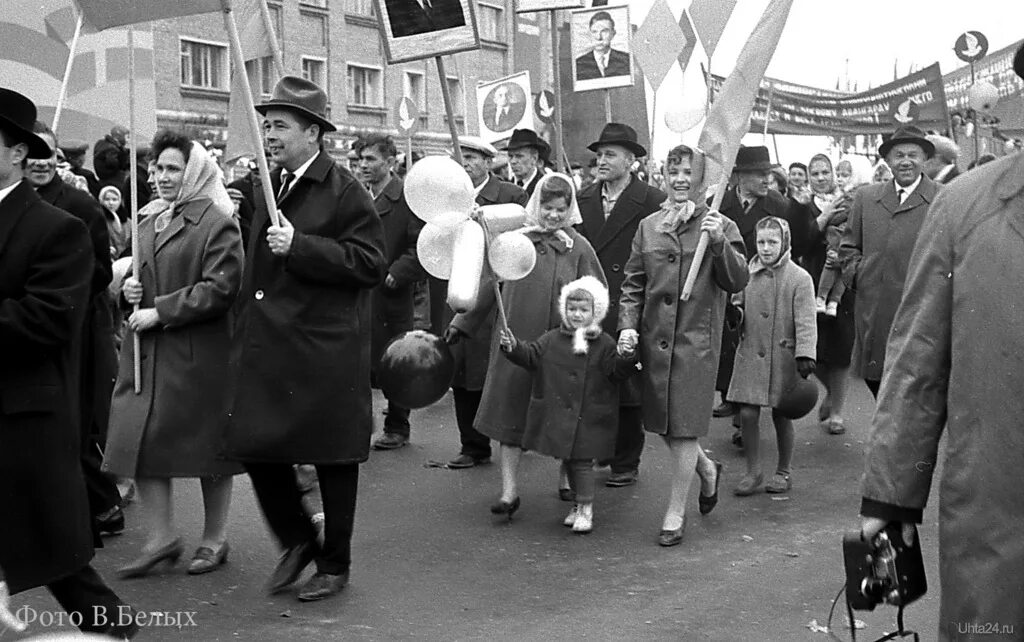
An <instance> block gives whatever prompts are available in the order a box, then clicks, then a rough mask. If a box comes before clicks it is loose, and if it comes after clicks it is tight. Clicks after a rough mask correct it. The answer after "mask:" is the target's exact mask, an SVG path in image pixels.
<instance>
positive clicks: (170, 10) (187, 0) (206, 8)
mask: <svg viewBox="0 0 1024 642" xmlns="http://www.w3.org/2000/svg"><path fill="white" fill-rule="evenodd" d="M75 2H77V3H78V8H79V10H81V12H82V15H84V16H85V21H86V22H88V23H89V24H90V25H92V26H93V27H94V28H96V29H99V30H103V29H109V28H110V27H123V26H125V25H131V24H136V23H139V22H149V21H150V20H164V19H166V18H178V17H181V16H190V15H193V14H197V13H210V12H213V11H220V10H221V8H222V6H221V0H174V1H173V2H168V0H75Z"/></svg>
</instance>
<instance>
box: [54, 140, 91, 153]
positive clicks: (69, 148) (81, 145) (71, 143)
mask: <svg viewBox="0 0 1024 642" xmlns="http://www.w3.org/2000/svg"><path fill="white" fill-rule="evenodd" d="M58 147H60V148H61V150H62V151H63V152H64V154H65V155H67V156H84V155H85V152H86V151H87V150H88V149H89V143H87V142H85V141H84V140H77V139H74V140H67V141H64V142H63V143H61V144H60V145H58Z"/></svg>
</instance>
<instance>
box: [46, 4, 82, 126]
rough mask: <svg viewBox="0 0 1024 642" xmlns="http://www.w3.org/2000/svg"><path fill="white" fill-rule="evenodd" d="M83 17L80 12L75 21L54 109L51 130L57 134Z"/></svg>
mask: <svg viewBox="0 0 1024 642" xmlns="http://www.w3.org/2000/svg"><path fill="white" fill-rule="evenodd" d="M82 21H83V16H82V13H81V12H78V18H77V19H76V20H75V34H74V35H73V36H71V49H70V50H69V51H68V62H67V64H66V65H65V66H64V79H63V80H61V83H60V94H58V95H57V106H56V107H54V109H53V124H52V125H50V129H52V130H53V131H54V133H56V132H57V125H58V124H59V123H60V113H61V112H62V111H63V110H64V100H65V99H66V98H67V95H68V81H69V80H70V78H71V67H72V65H74V64H75V54H76V53H77V52H78V36H80V35H82Z"/></svg>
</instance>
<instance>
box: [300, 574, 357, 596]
mask: <svg viewBox="0 0 1024 642" xmlns="http://www.w3.org/2000/svg"><path fill="white" fill-rule="evenodd" d="M346 584H348V573H341V574H340V575H331V574H330V573H316V574H315V575H313V577H311V578H309V581H307V582H306V583H305V584H304V585H303V586H302V588H301V589H300V590H299V601H300V602H315V601H316V600H322V599H324V598H325V597H330V596H332V595H335V594H336V593H339V592H340V591H341V589H343V588H345V585H346Z"/></svg>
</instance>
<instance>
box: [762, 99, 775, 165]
mask: <svg viewBox="0 0 1024 642" xmlns="http://www.w3.org/2000/svg"><path fill="white" fill-rule="evenodd" d="M774 96H775V85H772V86H771V87H769V88H768V107H767V108H765V110H764V131H762V132H761V144H762V145H763V144H765V143H766V142H768V121H769V120H771V117H772V98H774ZM775 160H776V161H778V160H779V153H778V152H775Z"/></svg>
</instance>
